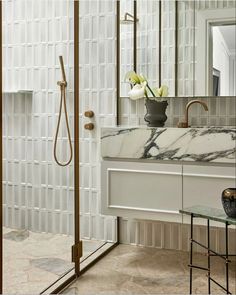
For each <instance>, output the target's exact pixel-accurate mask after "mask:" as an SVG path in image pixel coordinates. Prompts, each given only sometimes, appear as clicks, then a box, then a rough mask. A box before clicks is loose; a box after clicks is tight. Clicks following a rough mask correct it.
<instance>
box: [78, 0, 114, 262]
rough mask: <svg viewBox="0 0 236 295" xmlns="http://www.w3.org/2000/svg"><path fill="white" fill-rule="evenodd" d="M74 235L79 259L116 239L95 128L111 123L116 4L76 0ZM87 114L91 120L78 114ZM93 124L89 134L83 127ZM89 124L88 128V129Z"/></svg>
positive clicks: (112, 113)
mask: <svg viewBox="0 0 236 295" xmlns="http://www.w3.org/2000/svg"><path fill="white" fill-rule="evenodd" d="M79 4H80V9H79V10H80V17H79V20H80V26H79V27H80V31H79V46H80V48H79V50H80V58H79V60H80V82H79V85H80V235H81V239H82V240H83V253H84V255H83V257H82V260H84V259H86V258H87V257H88V256H89V255H90V254H91V253H93V252H95V251H96V250H98V249H100V250H101V251H102V249H106V248H108V247H109V246H110V245H112V244H113V243H114V242H116V240H117V234H116V217H112V216H103V215H101V210H100V200H101V193H100V177H101V176H100V161H101V157H100V128H101V127H102V126H115V125H116V82H115V80H116V53H115V47H116V1H115V0H111V1H106V0H99V1H96V0H86V1H85V0H80V1H79ZM89 110H91V111H93V113H94V116H93V117H91V118H89V117H86V116H85V115H84V113H85V112H86V111H89ZM85 124H93V125H94V129H93V130H87V129H85V128H84V125H85ZM91 126H92V125H91Z"/></svg>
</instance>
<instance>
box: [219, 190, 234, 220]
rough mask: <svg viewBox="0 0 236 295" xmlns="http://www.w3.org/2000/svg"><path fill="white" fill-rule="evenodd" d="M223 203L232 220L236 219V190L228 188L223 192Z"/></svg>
mask: <svg viewBox="0 0 236 295" xmlns="http://www.w3.org/2000/svg"><path fill="white" fill-rule="evenodd" d="M221 201H222V204H223V207H224V210H225V213H226V214H227V215H228V216H229V217H232V218H236V188H227V189H225V190H224V191H223V192H222V196H221Z"/></svg>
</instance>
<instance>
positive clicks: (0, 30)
mask: <svg viewBox="0 0 236 295" xmlns="http://www.w3.org/2000/svg"><path fill="white" fill-rule="evenodd" d="M0 121H1V126H0V138H1V139H0V157H1V160H0V163H1V164H0V182H1V183H0V207H1V209H0V257H1V258H0V260H1V261H0V262H1V263H0V293H1V294H2V280H3V276H2V264H3V257H2V254H3V253H2V252H3V251H2V238H3V237H2V214H3V212H2V209H3V208H2V1H0Z"/></svg>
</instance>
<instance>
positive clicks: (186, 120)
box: [178, 99, 208, 128]
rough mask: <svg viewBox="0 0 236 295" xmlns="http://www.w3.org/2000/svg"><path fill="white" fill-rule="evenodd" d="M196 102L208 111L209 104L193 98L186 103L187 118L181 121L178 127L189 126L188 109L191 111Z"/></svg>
mask: <svg viewBox="0 0 236 295" xmlns="http://www.w3.org/2000/svg"><path fill="white" fill-rule="evenodd" d="M194 103H200V104H201V105H202V106H203V107H204V110H205V111H208V107H207V104H206V103H205V102H204V101H201V100H198V99H195V100H191V101H190V102H189V103H188V104H187V105H186V110H185V119H184V121H183V122H179V123H178V127H179V128H188V127H189V125H188V111H189V107H190V106H191V105H192V104H194Z"/></svg>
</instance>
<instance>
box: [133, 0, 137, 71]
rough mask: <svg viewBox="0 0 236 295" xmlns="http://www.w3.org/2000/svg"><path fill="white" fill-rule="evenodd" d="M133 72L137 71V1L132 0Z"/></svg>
mask: <svg viewBox="0 0 236 295" xmlns="http://www.w3.org/2000/svg"><path fill="white" fill-rule="evenodd" d="M133 34H134V48H133V54H134V71H135V72H136V71H137V1H136V0H134V33H133Z"/></svg>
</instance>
